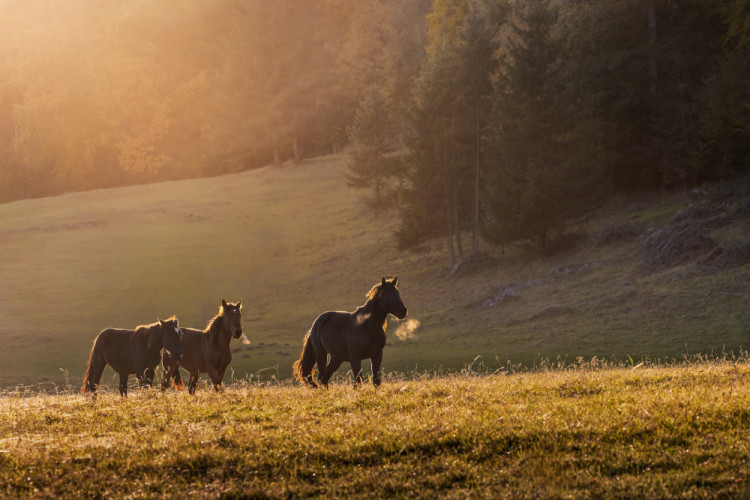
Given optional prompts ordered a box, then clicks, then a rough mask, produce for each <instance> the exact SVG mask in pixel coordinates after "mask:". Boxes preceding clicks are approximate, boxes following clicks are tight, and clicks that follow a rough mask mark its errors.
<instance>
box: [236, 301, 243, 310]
mask: <svg viewBox="0 0 750 500" xmlns="http://www.w3.org/2000/svg"><path fill="white" fill-rule="evenodd" d="M237 309H242V299H240V301H239V302H237Z"/></svg>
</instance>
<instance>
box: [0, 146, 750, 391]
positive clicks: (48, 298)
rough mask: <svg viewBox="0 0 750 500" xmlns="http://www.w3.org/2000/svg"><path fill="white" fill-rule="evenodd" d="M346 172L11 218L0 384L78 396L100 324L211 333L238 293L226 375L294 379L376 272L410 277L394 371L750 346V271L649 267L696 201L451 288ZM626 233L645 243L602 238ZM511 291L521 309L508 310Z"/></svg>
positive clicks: (140, 190) (181, 188) (135, 193)
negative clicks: (309, 338) (660, 241)
mask: <svg viewBox="0 0 750 500" xmlns="http://www.w3.org/2000/svg"><path fill="white" fill-rule="evenodd" d="M346 161H347V157H346V156H344V155H340V156H330V157H326V158H321V159H316V160H308V161H305V162H303V163H302V164H300V165H297V166H284V167H280V168H272V167H267V168H263V169H259V170H254V171H249V172H243V173H239V174H233V175H227V176H222V177H215V178H208V179H197V180H186V181H176V182H165V183H161V184H152V185H145V186H132V187H126V188H118V189H106V190H96V191H90V192H84V193H75V194H66V195H62V196H58V197H53V198H45V199H34V200H23V201H18V202H13V203H8V204H4V205H0V256H2V257H1V258H0V319H1V321H0V342H2V346H1V348H0V365H1V366H2V367H3V369H2V371H1V372H0V386H3V387H8V386H14V385H19V384H24V385H33V386H35V387H37V386H38V384H42V385H41V387H43V388H44V387H50V388H52V387H54V386H55V385H57V386H60V385H65V384H68V383H69V384H71V385H77V384H79V383H80V379H81V375H82V374H83V372H84V370H85V366H86V361H87V358H88V352H89V349H90V346H91V342H92V341H93V339H94V337H95V336H96V334H97V333H98V332H99V331H100V330H102V329H103V328H106V327H133V326H135V325H137V324H141V323H149V322H153V321H155V319H156V317H157V316H158V317H165V316H168V315H171V314H176V315H178V317H179V319H180V323H181V324H182V325H183V326H192V327H202V326H204V325H205V322H206V321H207V320H208V319H209V318H210V317H211V316H212V315H213V314H214V313H215V312H216V310H217V308H218V306H219V303H220V301H221V299H222V298H226V299H227V300H238V299H242V301H243V306H244V328H245V332H246V335H247V337H248V338H249V339H250V341H251V343H250V344H249V345H246V344H242V343H240V342H235V343H234V351H235V354H234V360H233V362H232V366H231V368H232V370H231V372H230V374H229V375H228V380H227V381H229V377H231V378H233V379H234V380H239V379H246V378H250V379H252V380H258V379H262V380H269V379H271V378H272V377H279V378H286V377H288V376H289V375H290V373H291V364H292V362H293V361H294V360H295V359H296V357H297V356H298V355H299V352H300V348H301V340H302V337H303V335H304V333H305V331H306V330H307V329H308V328H309V326H310V324H311V323H312V321H313V320H314V319H315V317H316V316H317V315H318V314H319V313H320V312H323V311H325V310H329V309H338V310H353V309H354V308H355V307H356V306H358V305H360V304H361V303H362V302H363V301H364V295H365V293H366V292H367V290H369V288H370V287H371V286H372V285H374V284H375V283H376V282H377V281H378V280H379V279H380V277H381V276H382V275H383V274H397V275H399V286H400V288H401V291H402V293H403V298H404V302H405V304H406V305H407V306H408V307H409V317H410V318H412V319H416V320H418V321H419V327H418V328H417V329H416V331H414V332H413V335H412V336H411V337H409V338H405V339H399V338H398V337H396V336H395V335H394V332H395V330H396V328H397V327H398V326H399V325H398V324H397V322H396V321H395V320H393V319H392V321H391V322H390V324H389V344H388V346H387V347H386V352H385V356H384V369H385V370H386V372H388V371H391V372H394V371H398V372H405V371H413V370H415V369H416V370H422V369H428V370H434V369H437V370H440V369H444V370H454V369H460V368H462V367H464V366H467V365H468V364H470V363H472V362H473V361H474V360H475V359H476V358H477V356H480V357H479V358H478V360H477V361H476V362H474V364H473V365H472V366H473V368H474V369H479V368H483V369H486V370H495V369H497V368H499V367H500V366H505V365H507V363H508V361H510V362H511V364H514V363H524V364H526V365H533V364H535V363H539V362H541V361H542V360H545V359H547V360H553V361H554V360H558V359H563V360H568V361H573V360H575V359H576V358H578V357H584V358H586V359H590V358H591V357H593V356H597V357H598V358H600V359H601V358H609V357H617V358H620V359H627V358H628V357H631V358H633V359H636V360H638V359H642V358H645V357H648V358H652V359H655V358H671V357H677V358H680V357H682V355H683V354H685V353H698V352H702V353H709V352H714V353H718V352H721V351H722V350H732V351H737V350H738V349H739V348H740V347H741V346H746V345H747V344H748V338H750V327H749V326H748V325H749V324H750V308H748V307H747V306H748V298H750V292H749V291H748V286H747V282H748V275H749V274H750V272H749V270H748V266H741V267H735V268H731V269H727V270H723V271H711V272H708V271H705V270H702V269H699V268H698V267H697V266H696V265H695V262H694V261H692V260H689V261H686V262H684V263H682V264H680V265H679V266H675V267H671V268H669V269H666V270H661V271H657V272H654V271H644V270H643V269H642V267H641V266H640V264H639V263H640V248H641V246H642V243H643V238H644V237H647V234H648V231H649V230H653V229H654V228H656V227H658V226H660V225H661V224H664V223H665V222H666V221H668V220H669V218H670V217H671V215H672V214H674V212H675V211H676V210H678V209H680V208H682V207H684V206H687V205H688V204H689V200H688V199H687V197H686V196H685V195H683V194H680V193H676V194H669V195H660V196H659V197H656V198H649V199H645V200H644V199H639V200H633V199H626V198H620V199H613V200H612V201H611V203H609V204H608V205H607V206H605V207H602V209H601V210H600V211H599V212H598V213H597V214H596V215H595V217H593V218H592V219H590V220H588V221H586V222H585V223H583V224H580V225H578V226H575V227H574V228H573V230H574V231H576V232H578V233H579V234H580V235H581V236H582V238H581V239H580V241H579V243H578V244H577V245H575V246H574V247H573V248H572V249H570V250H567V251H565V252H561V253H557V254H556V255H554V256H540V255H539V254H538V253H537V252H536V251H533V250H527V249H525V248H523V247H522V246H507V247H506V248H491V247H488V246H486V245H483V257H482V259H481V260H480V261H478V262H476V263H474V264H472V265H466V266H464V267H463V268H462V269H461V270H459V272H457V273H455V274H454V275H451V274H450V273H449V270H448V269H447V268H448V265H447V258H446V256H445V252H444V251H443V248H442V245H443V242H442V240H436V241H434V242H432V243H430V244H427V245H425V246H424V247H423V248H421V249H420V250H419V251H416V252H404V251H400V250H398V249H397V248H396V246H395V242H394V238H393V236H392V232H393V230H394V229H395V228H396V227H397V224H398V220H397V216H396V213H395V212H379V213H376V212H373V211H371V210H370V209H368V208H367V206H366V204H365V203H364V202H363V199H362V196H363V193H362V192H358V191H354V190H352V189H350V188H348V187H347V186H346V184H345V182H344V177H343V175H342V174H343V171H344V169H345V165H346ZM615 223H629V224H634V225H636V226H638V227H640V228H642V229H643V231H644V232H643V233H642V234H641V235H640V236H638V237H633V238H631V239H628V240H624V241H618V242H616V243H608V244H594V243H593V241H594V238H595V236H596V234H597V233H598V232H600V231H602V229H603V228H606V227H608V226H610V225H612V224H615ZM747 229H748V227H747V225H746V223H745V222H742V221H740V222H738V223H737V224H736V225H734V226H732V228H730V229H727V228H724V229H723V231H725V232H726V231H734V232H735V233H737V234H746V233H747ZM722 237H724V236H722ZM727 237H728V236H727ZM465 246H466V247H467V248H469V244H468V235H467V242H466V245H465ZM509 289H512V290H513V294H511V295H515V296H510V295H508V296H506V297H503V293H504V291H505V290H509ZM345 366H346V365H345ZM368 368H369V366H367V365H366V369H368ZM113 376H114V374H113V372H111V371H109V370H108V371H107V372H105V381H111V380H112V377H113Z"/></svg>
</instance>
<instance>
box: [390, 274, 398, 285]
mask: <svg viewBox="0 0 750 500" xmlns="http://www.w3.org/2000/svg"><path fill="white" fill-rule="evenodd" d="M391 283H393V286H396V283H398V276H396V277H395V278H393V281H391Z"/></svg>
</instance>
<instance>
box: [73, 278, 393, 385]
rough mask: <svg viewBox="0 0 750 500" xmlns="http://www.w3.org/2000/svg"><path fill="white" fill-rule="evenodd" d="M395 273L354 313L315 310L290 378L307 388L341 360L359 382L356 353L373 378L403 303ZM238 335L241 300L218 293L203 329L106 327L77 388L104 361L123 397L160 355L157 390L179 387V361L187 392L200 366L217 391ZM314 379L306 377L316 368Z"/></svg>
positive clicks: (169, 323) (142, 381) (170, 321)
mask: <svg viewBox="0 0 750 500" xmlns="http://www.w3.org/2000/svg"><path fill="white" fill-rule="evenodd" d="M397 283H398V277H395V278H393V279H388V278H386V277H385V276H383V278H382V279H381V280H380V283H378V284H377V285H375V286H373V287H372V289H371V290H370V291H369V292H368V293H367V295H366V297H367V301H366V302H365V303H364V304H363V305H361V306H360V307H358V308H357V309H356V310H355V311H353V312H342V311H327V312H324V313H323V314H321V315H320V316H318V317H317V318H316V319H315V321H314V322H313V324H312V327H311V328H310V330H308V332H307V334H306V335H305V337H304V340H303V343H302V353H301V354H300V357H299V359H298V360H297V361H295V362H294V365H293V367H292V368H293V374H294V377H295V378H296V379H297V380H299V381H300V382H305V383H307V384H308V385H310V386H311V387H318V385H319V384H320V385H324V386H327V385H328V381H329V380H330V378H331V375H333V373H334V372H335V371H336V370H337V369H338V368H339V366H341V364H342V363H343V362H344V361H348V362H349V363H350V364H351V367H352V373H353V374H354V380H355V383H358V384H359V383H362V360H363V359H370V360H371V362H372V382H373V384H375V385H380V365H381V363H382V361H383V347H384V346H385V327H386V323H387V318H388V315H389V314H392V315H394V316H395V317H397V318H399V319H404V318H405V317H406V313H407V310H406V306H404V303H403V302H402V301H401V294H400V292H399V290H398V288H397V287H396V285H397ZM241 337H242V301H239V302H226V301H225V300H223V299H222V301H221V306H220V307H219V312H218V313H216V315H215V316H214V317H213V318H211V319H210V320H209V321H208V324H207V325H206V328H204V329H203V330H199V329H196V328H183V327H180V326H179V322H178V319H177V317H176V316H171V317H169V318H167V319H165V320H161V319H159V320H157V322H156V323H151V324H149V325H141V326H138V327H136V328H135V329H134V330H125V329H120V328H107V329H105V330H102V331H101V332H100V333H99V335H97V337H96V339H95V340H94V345H93V347H92V348H91V354H90V355H89V363H88V368H87V370H86V374H85V375H84V377H83V386H82V387H81V390H82V391H83V392H84V394H85V393H88V392H90V393H92V394H94V395H95V394H96V389H97V387H98V386H99V382H100V380H101V378H102V373H103V372H104V368H106V366H107V365H109V366H110V367H111V368H112V369H113V370H114V371H115V372H117V374H118V375H119V377H120V384H119V388H120V395H121V396H126V395H127V390H128V377H129V376H130V375H131V374H134V375H135V376H136V377H137V379H138V382H139V385H140V386H144V385H147V386H151V385H153V381H154V374H155V371H156V367H157V365H158V364H159V361H161V362H162V365H163V367H164V376H163V377H162V384H161V388H162V390H166V389H167V388H169V387H170V386H171V385H172V382H173V381H174V384H175V386H176V387H177V388H178V389H184V387H185V386H184V383H183V381H182V375H181V373H180V368H183V369H184V370H186V371H187V372H188V373H190V379H189V381H188V392H189V393H190V394H195V387H196V385H197V384H198V380H199V378H200V375H201V373H207V374H208V377H209V378H210V379H211V382H212V383H213V386H214V389H215V390H217V391H218V390H219V389H220V387H221V383H222V380H224V374H225V373H226V371H227V368H228V367H229V364H230V363H231V362H232V351H231V349H230V344H231V342H232V339H239V338H241ZM316 367H317V371H318V381H316V380H315V379H314V378H313V374H314V371H315V368H316Z"/></svg>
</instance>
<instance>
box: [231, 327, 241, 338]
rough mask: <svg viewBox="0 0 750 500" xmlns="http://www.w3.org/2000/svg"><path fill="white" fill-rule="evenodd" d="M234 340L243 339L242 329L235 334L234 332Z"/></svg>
mask: <svg viewBox="0 0 750 500" xmlns="http://www.w3.org/2000/svg"><path fill="white" fill-rule="evenodd" d="M232 338H234V339H240V338H242V328H240V329H238V330H236V331H235V332H234V333H233V334H232Z"/></svg>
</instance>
